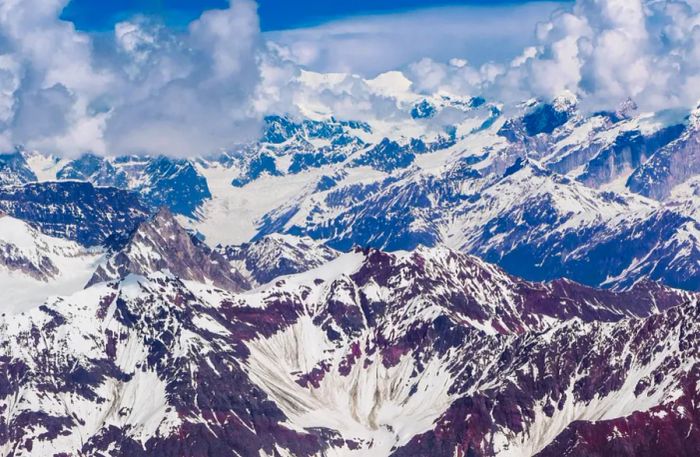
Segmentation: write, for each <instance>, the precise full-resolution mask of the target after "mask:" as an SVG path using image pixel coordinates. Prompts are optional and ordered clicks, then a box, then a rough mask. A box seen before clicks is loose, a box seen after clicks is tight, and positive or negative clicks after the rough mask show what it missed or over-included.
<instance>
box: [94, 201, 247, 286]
mask: <svg viewBox="0 0 700 457" xmlns="http://www.w3.org/2000/svg"><path fill="white" fill-rule="evenodd" d="M159 271H167V272H169V273H170V274H172V275H174V276H175V277H177V278H179V279H181V280H189V281H197V282H202V283H207V284H212V285H214V286H216V287H220V288H222V289H225V290H229V291H234V292H237V291H240V290H243V289H246V288H248V287H249V284H248V282H247V281H246V279H245V278H244V277H243V276H242V275H241V274H240V273H238V271H236V270H234V269H232V267H231V265H230V264H229V263H228V262H227V260H226V259H225V258H224V257H223V256H222V255H221V254H219V253H217V252H216V251H213V250H211V249H210V248H209V247H207V246H206V245H204V244H203V243H201V242H199V241H198V240H197V239H195V238H193V237H192V236H191V235H190V234H189V233H188V232H187V231H186V230H185V229H184V228H182V227H181V226H180V225H179V224H178V222H177V221H176V220H175V218H174V216H173V215H172V213H171V212H170V211H169V210H168V209H166V208H161V210H160V211H159V212H158V213H157V214H156V215H155V216H154V217H153V218H152V219H150V220H148V221H146V222H143V223H142V224H141V225H139V227H138V228H137V229H136V230H135V231H134V233H132V234H131V235H130V237H129V239H128V241H127V242H126V244H125V246H124V247H123V248H121V249H119V250H118V251H117V252H115V253H114V255H113V256H112V257H111V258H109V259H108V260H107V261H106V262H105V263H103V264H102V265H100V266H99V267H98V268H97V271H96V272H95V274H94V275H93V277H92V279H91V280H90V282H89V283H88V286H90V285H92V284H96V283H98V282H103V281H110V280H115V279H124V278H126V277H127V276H128V275H130V274H135V275H141V276H148V275H149V274H152V273H155V272H159Z"/></svg>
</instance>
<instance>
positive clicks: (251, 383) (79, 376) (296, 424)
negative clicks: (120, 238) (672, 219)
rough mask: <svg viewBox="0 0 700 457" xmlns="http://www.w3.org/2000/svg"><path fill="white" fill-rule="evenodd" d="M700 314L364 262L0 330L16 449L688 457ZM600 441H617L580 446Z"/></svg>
mask: <svg viewBox="0 0 700 457" xmlns="http://www.w3.org/2000/svg"><path fill="white" fill-rule="evenodd" d="M698 309H699V308H698V296H697V295H693V294H690V293H683V292H676V291H672V290H669V289H664V288H659V287H641V286H639V287H638V288H636V289H634V290H632V291H630V292H627V293H624V294H615V293H612V292H604V291H603V292H601V291H596V290H595V289H589V288H585V287H582V286H579V285H576V284H574V283H571V282H566V281H565V282H557V283H553V284H534V283H527V282H524V281H521V280H518V279H516V278H513V277H510V276H508V275H506V274H505V273H504V272H503V271H502V270H500V269H498V268H496V267H493V266H490V265H488V264H485V263H483V262H482V261H480V260H478V259H476V258H474V257H469V256H465V255H462V254H457V253H454V252H451V251H448V250H444V249H439V250H425V249H422V250H419V251H417V252H415V253H405V254H400V255H392V254H387V253H383V252H380V251H374V250H369V251H356V252H353V253H349V254H344V255H342V256H341V257H339V258H337V259H336V260H333V261H331V263H329V264H327V265H325V266H323V267H321V268H317V269H315V270H311V271H308V272H305V273H300V274H298V275H293V276H286V277H284V278H283V279H281V280H279V281H277V282H276V283H274V284H270V285H269V286H267V287H265V288H262V289H256V290H255V291H252V292H249V293H244V294H232V293H230V292H226V291H223V290H221V289H218V288H213V287H212V286H211V285H207V284H204V283H201V282H197V281H181V280H179V279H177V278H176V277H174V276H172V275H171V274H169V273H167V272H166V273H163V272H155V273H151V274H150V275H148V276H147V277H144V276H138V275H133V274H132V275H129V276H127V277H126V278H124V279H123V280H119V281H112V282H104V283H98V284H94V285H93V286H92V287H90V288H88V289H86V290H84V291H82V292H79V293H76V294H74V295H72V296H68V297H64V298H57V299H52V300H50V301H49V302H48V303H47V304H46V305H44V306H41V307H40V308H36V309H34V310H32V311H30V312H28V313H25V314H23V315H16V316H9V317H4V318H3V319H2V322H0V326H1V327H2V328H3V329H4V330H3V332H1V333H0V335H1V336H0V364H1V365H2V368H3V369H2V370H1V372H2V376H0V385H2V386H3V388H2V395H1V397H2V404H3V405H4V409H3V411H4V412H3V414H2V415H0V420H1V421H2V425H3V429H4V430H6V433H4V434H3V435H1V437H0V439H1V440H2V443H1V444H2V452H3V454H4V455H10V454H11V455H47V454H49V455H55V454H61V453H63V454H68V455H73V454H76V453H82V454H85V455H102V454H105V453H107V454H109V455H114V456H119V455H129V456H134V455H137V456H138V455H151V456H153V455H174V454H177V455H218V456H228V455H231V456H234V455H246V456H247V455H270V456H271V455H293V456H312V455H318V456H320V455H378V456H386V455H413V456H416V455H419V456H420V455H426V456H427V455H439V456H443V455H444V456H453V455H532V454H535V453H537V452H542V453H543V455H554V454H553V453H555V452H556V451H557V450H560V449H566V450H567V452H569V453H572V454H573V455H575V453H576V452H578V453H584V452H594V453H595V452H605V451H606V450H608V449H614V450H619V449H622V450H623V451H622V452H620V454H619V455H634V454H633V453H632V451H633V450H634V449H636V448H640V446H641V447H642V448H643V449H645V450H646V451H647V452H654V451H657V452H661V451H662V449H665V448H662V447H661V446H662V443H660V442H658V440H657V441H654V439H649V437H648V435H647V434H641V433H628V432H626V431H625V430H627V429H626V428H624V426H623V425H622V424H631V423H642V424H644V427H645V428H644V429H643V430H646V431H655V430H662V429H663V430H666V432H665V433H667V434H670V435H669V436H671V437H674V436H677V437H680V436H681V435H683V436H686V435H687V438H686V440H685V441H683V442H679V443H680V444H679V446H681V447H678V448H677V449H676V450H678V451H679V452H680V454H678V455H684V454H683V452H686V451H688V450H692V449H696V447H694V446H697V444H698V441H697V437H696V435H695V434H693V433H690V434H687V430H689V429H690V427H691V426H692V427H693V429H695V428H697V425H698V424H697V423H696V422H695V419H694V418H693V417H694V416H692V415H688V414H686V413H684V412H683V411H684V410H683V409H682V408H683V407H684V405H685V406H686V407H687V406H688V405H692V404H694V403H693V402H695V401H697V397H696V392H695V384H696V381H695V380H694V379H695V378H694V376H697V360H696V356H695V353H696V350H695V349H697V345H698V328H697V327H698V326H697V322H698V316H696V314H697V313H698ZM635 411H638V412H635ZM664 412H665V413H664ZM669 421H675V422H673V423H677V424H679V425H681V426H679V428H677V429H673V431H671V430H670V429H668V428H667V427H666V425H665V424H668V423H669ZM618 427H619V428H618ZM664 427H666V428H664ZM683 427H686V428H683ZM618 430H619V431H618ZM594 431H595V432H594ZM691 432H692V430H691ZM592 434H594V436H595V437H603V436H605V437H609V439H605V440H603V439H597V438H596V439H592V438H591V439H588V440H577V439H575V438H574V437H576V436H589V437H590V436H592ZM635 446H636V447H635ZM548 453H549V454H548ZM685 455H689V454H685Z"/></svg>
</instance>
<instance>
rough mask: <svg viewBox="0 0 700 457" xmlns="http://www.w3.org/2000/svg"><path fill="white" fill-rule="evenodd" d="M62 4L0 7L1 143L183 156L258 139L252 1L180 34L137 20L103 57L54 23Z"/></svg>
mask: <svg viewBox="0 0 700 457" xmlns="http://www.w3.org/2000/svg"><path fill="white" fill-rule="evenodd" d="M66 3H67V0H4V1H3V2H0V147H2V148H3V149H9V148H11V147H12V146H13V145H16V144H22V145H25V146H26V147H29V148H36V149H41V150H45V151H49V152H54V153H60V154H68V155H77V154H80V153H83V152H86V151H90V152H95V153H99V154H125V153H152V154H156V153H165V154H172V155H187V154H193V153H206V152H212V151H215V150H217V149H218V148H222V147H226V146H230V145H231V144H232V143H233V142H236V141H240V140H243V139H247V138H251V137H254V136H255V135H256V134H257V132H258V128H259V117H260V116H259V115H258V113H256V112H255V111H254V109H253V106H252V101H253V94H254V93H255V90H256V87H257V84H258V82H259V79H260V76H259V66H258V64H257V58H258V57H257V54H258V50H259V46H260V41H261V37H260V30H259V25H258V16H257V5H256V3H255V2H253V1H252V0H233V1H232V3H231V5H230V7H229V8H227V9H223V10H212V11H207V12H205V13H204V14H203V15H202V16H201V17H200V18H199V19H198V20H196V21H194V22H193V23H192V24H190V26H189V28H188V29H187V31H185V32H184V33H183V32H174V31H171V30H168V29H167V28H165V27H163V26H162V25H160V24H158V23H157V22H153V21H152V20H149V19H147V18H134V19H133V20H130V21H128V22H122V23H120V24H117V25H116V27H115V30H114V36H113V39H110V40H107V45H106V46H103V47H101V48H100V49H97V47H96V46H95V42H94V38H93V37H91V36H90V35H87V34H85V33H81V32H79V31H77V30H75V28H74V26H73V24H72V23H69V22H65V21H62V20H60V19H59V15H60V13H61V11H62V10H63V8H64V7H65V5H66Z"/></svg>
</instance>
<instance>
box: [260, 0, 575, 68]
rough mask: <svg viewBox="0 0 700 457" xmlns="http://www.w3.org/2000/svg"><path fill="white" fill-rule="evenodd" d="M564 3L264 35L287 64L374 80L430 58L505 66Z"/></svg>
mask: <svg viewBox="0 0 700 457" xmlns="http://www.w3.org/2000/svg"><path fill="white" fill-rule="evenodd" d="M561 5H562V3H558V2H533V3H527V4H523V5H500V6H464V7H446V8H436V9H427V10H419V11H413V12H406V13H396V14H385V15H375V16H362V17H355V18H349V19H342V20H338V21H333V22H330V23H327V24H323V25H319V26H316V27H310V28H305V29H295V30H287V31H282V32H274V33H268V34H267V37H268V38H269V39H270V40H273V41H275V42H277V43H279V44H280V45H281V46H284V47H286V48H287V49H288V52H289V57H290V59H291V60H293V61H295V62H297V63H298V64H300V65H302V66H304V67H305V68H307V69H310V70H313V71H318V72H324V73H325V72H346V73H356V74H360V75H362V76H364V77H373V76H376V75H377V74H379V73H382V72H386V71H390V70H396V69H400V68H403V67H406V66H407V65H409V64H411V63H413V62H416V61H419V60H421V59H422V58H425V57H429V58H431V59H433V60H435V61H444V62H447V61H449V60H450V59H452V58H459V59H466V60H467V61H469V62H472V63H473V64H475V65H478V66H481V65H482V64H484V63H487V62H489V61H499V62H504V61H508V60H510V59H512V58H513V57H514V56H516V55H518V54H519V53H520V51H521V50H522V48H523V47H525V46H527V45H528V44H531V43H533V42H534V40H535V35H534V30H535V25H536V24H537V22H538V21H542V20H546V19H547V18H548V17H549V15H550V14H551V13H552V12H553V11H554V10H555V9H557V8H559V7H560V6H561Z"/></svg>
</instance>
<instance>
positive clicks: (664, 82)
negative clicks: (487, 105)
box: [492, 0, 700, 110]
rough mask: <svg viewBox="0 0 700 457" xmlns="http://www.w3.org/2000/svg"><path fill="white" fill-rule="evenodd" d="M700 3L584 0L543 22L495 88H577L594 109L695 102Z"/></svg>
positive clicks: (551, 91) (539, 91)
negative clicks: (533, 40)
mask: <svg viewBox="0 0 700 457" xmlns="http://www.w3.org/2000/svg"><path fill="white" fill-rule="evenodd" d="M698 6H699V5H698V2H685V1H680V0H679V1H674V0H668V1H660V0H646V1H645V0H578V1H577V2H576V4H575V6H574V8H573V10H572V11H570V12H560V13H558V14H555V15H554V16H553V17H552V19H551V20H550V21H549V22H547V23H545V24H542V25H541V26H540V27H539V32H538V38H539V42H538V43H537V45H536V47H535V50H534V52H532V51H531V52H530V55H529V56H527V57H523V58H520V59H518V61H517V62H516V64H515V65H514V67H515V68H513V69H512V70H511V71H510V72H509V73H508V74H506V75H504V76H503V77H502V78H501V79H500V81H499V83H500V84H496V85H494V86H493V88H492V93H493V94H499V93H500V94H508V95H512V96H516V95H521V96H522V95H524V94H527V93H530V94H535V95H538V96H542V97H552V96H556V95H557V94H559V93H561V92H563V91H564V90H570V91H572V92H574V93H577V94H578V95H579V96H580V97H581V98H582V100H583V101H584V104H585V105H587V106H588V107H589V108H590V109H597V108H610V107H611V106H615V105H616V104H617V103H620V102H621V101H623V100H625V99H627V98H633V99H634V100H635V101H636V102H637V104H638V105H639V106H640V107H641V108H643V109H650V110H659V109H665V108H676V107H684V108H689V107H693V106H695V104H696V103H697V102H698V99H699V98H700V87H698V85H697V84H696V82H697V76H698V74H699V73H700V60H699V59H698V57H699V55H698V54H697V53H698V49H699V48H698V44H700V41H698V39H699V38H700V27H699V26H700V15H699V10H698Z"/></svg>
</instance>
